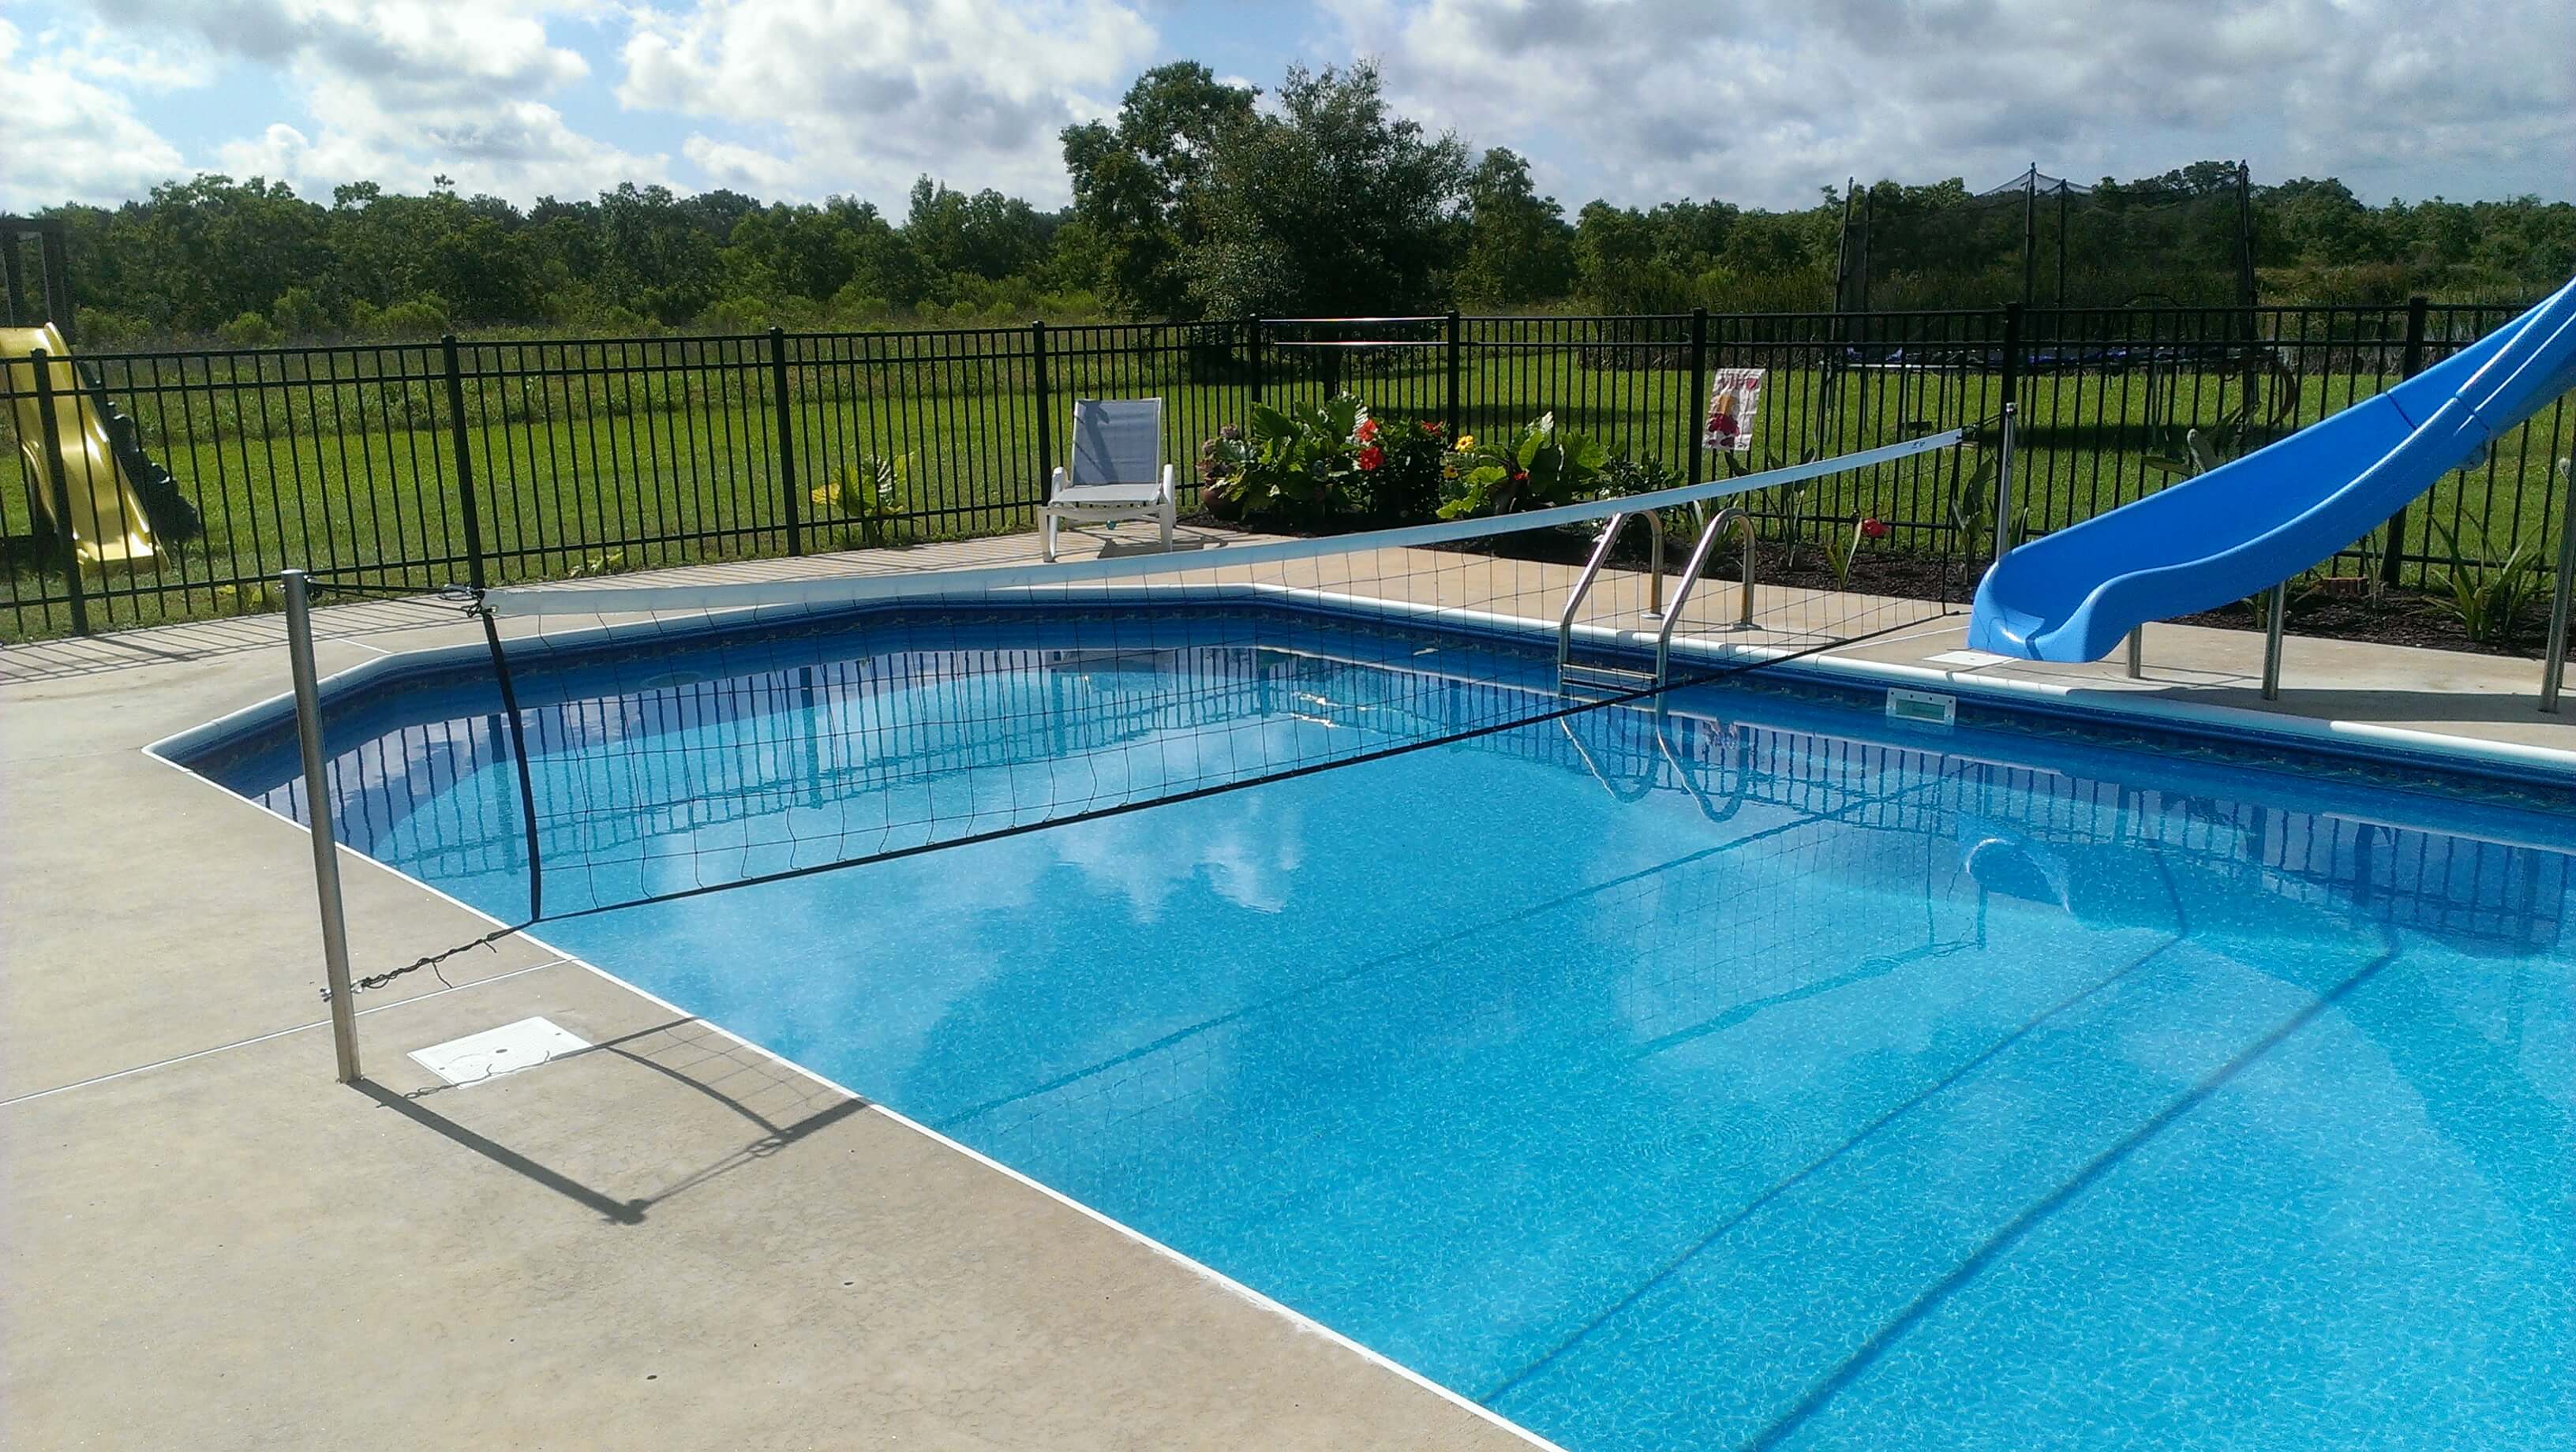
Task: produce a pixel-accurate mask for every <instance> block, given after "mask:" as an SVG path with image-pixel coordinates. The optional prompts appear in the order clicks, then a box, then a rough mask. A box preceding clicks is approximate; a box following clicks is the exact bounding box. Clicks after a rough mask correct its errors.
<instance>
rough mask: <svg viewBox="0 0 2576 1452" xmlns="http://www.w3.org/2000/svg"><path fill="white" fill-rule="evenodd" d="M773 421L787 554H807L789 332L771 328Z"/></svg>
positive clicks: (770, 372) (770, 387)
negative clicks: (789, 380)
mask: <svg viewBox="0 0 2576 1452" xmlns="http://www.w3.org/2000/svg"><path fill="white" fill-rule="evenodd" d="M769 390H770V394H771V397H772V399H773V400H774V402H773V404H772V412H771V419H772V421H773V424H774V427H775V428H776V429H777V431H778V482H779V486H780V487H781V488H783V489H784V490H786V491H787V498H786V504H787V552H788V553H789V554H791V555H801V554H803V553H805V496H804V492H803V491H802V490H800V489H798V488H797V487H796V410H795V408H794V407H793V406H791V404H790V403H789V401H788V397H787V330H786V329H785V328H782V327H780V326H779V325H778V324H776V323H772V324H770V325H769Z"/></svg>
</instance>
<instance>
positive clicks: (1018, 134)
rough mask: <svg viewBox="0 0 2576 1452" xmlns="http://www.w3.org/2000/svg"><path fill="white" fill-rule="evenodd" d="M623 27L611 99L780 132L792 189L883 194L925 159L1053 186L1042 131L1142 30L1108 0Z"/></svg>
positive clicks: (911, 3)
mask: <svg viewBox="0 0 2576 1452" xmlns="http://www.w3.org/2000/svg"><path fill="white" fill-rule="evenodd" d="M634 27H635V28H634V31H633V34H632V35H631V36H630V37H629V39H628V40H627V42H626V46H625V49H624V52H623V55H622V59H623V61H624V64H625V77H624V79H623V81H622V82H621V83H620V84H619V86H618V88H617V96H618V99H619V101H621V102H622V103H623V104H625V105H626V106H628V107H630V108H633V109H637V110H657V111H670V112H676V113H679V114H681V115H686V116H691V117H699V118H705V119H709V120H716V121H729V122H734V123H739V124H743V125H747V126H755V127H759V128H762V129H764V130H768V131H775V132H777V133H779V134H781V135H782V136H783V137H784V139H785V141H786V142H787V148H786V150H787V156H786V157H785V158H784V160H785V161H786V162H787V163H788V164H789V165H792V167H793V168H794V176H795V178H796V184H791V185H793V190H794V191H796V192H797V193H800V194H803V195H820V194H823V193H828V192H852V193H858V194H861V195H871V196H880V197H889V196H894V195H898V194H900V193H901V191H902V190H903V188H904V187H906V186H908V185H909V184H910V183H911V181H912V178H913V177H915V176H916V175H919V174H921V173H924V172H928V173H931V174H933V175H937V176H941V177H944V178H946V179H948V180H950V181H953V182H956V183H958V184H960V185H963V186H966V187H969V188H980V187H986V186H990V187H997V188H1000V189H1001V190H1003V191H1007V192H1011V193H1014V194H1016V195H1020V196H1025V197H1028V198H1030V199H1032V200H1035V201H1039V202H1042V203H1043V202H1049V201H1057V200H1061V199H1062V198H1063V197H1064V196H1065V194H1066V184H1065V178H1064V166H1063V161H1062V157H1061V153H1060V152H1059V150H1058V148H1057V142H1056V133H1057V131H1058V130H1059V129H1061V128H1062V127H1063V126H1064V125H1066V124H1067V123H1068V122H1071V121H1075V120H1078V119H1083V118H1087V117H1090V116H1094V115H1097V114H1100V113H1101V112H1102V111H1103V110H1104V109H1106V106H1107V105H1108V104H1109V102H1110V101H1111V100H1114V98H1115V96H1116V95H1117V93H1118V92H1119V91H1121V90H1123V89H1124V88H1125V86H1126V83H1127V82H1128V81H1129V80H1130V79H1132V78H1133V76H1134V74H1135V72H1136V71H1137V70H1138V69H1139V68H1140V67H1141V66H1142V64H1143V63H1144V61H1145V60H1146V58H1147V56H1148V53H1149V52H1150V50H1151V48H1152V46H1153V43H1154V31H1153V28H1152V27H1151V26H1150V25H1148V24H1147V23H1146V21H1145V20H1144V18H1143V17H1142V16H1141V15H1139V14H1138V13H1137V12H1136V11H1135V10H1133V9H1131V8H1129V7H1128V6H1126V5H1122V4H1118V3H1115V0H1056V3H1044V4H1011V3H1004V0H901V3H892V0H706V3H701V4H699V5H698V6H697V7H696V8H694V9H692V10H690V11H688V12H686V13H685V14H663V13H659V12H649V11H646V12H637V14H636V16H635V21H634ZM1104 98H1107V99H1104ZM710 144H711V145H714V144H716V143H710ZM742 150H743V149H742V148H739V147H736V148H734V150H732V151H727V152H723V153H719V154H718V155H719V160H720V162H723V163H732V164H740V163H743V162H745V161H746V160H748V158H747V157H745V156H743V155H741V154H738V153H740V152H741V151H742ZM764 155H765V154H764ZM771 159H773V160H775V159H779V158H776V157H774V156H772V157H771Z"/></svg>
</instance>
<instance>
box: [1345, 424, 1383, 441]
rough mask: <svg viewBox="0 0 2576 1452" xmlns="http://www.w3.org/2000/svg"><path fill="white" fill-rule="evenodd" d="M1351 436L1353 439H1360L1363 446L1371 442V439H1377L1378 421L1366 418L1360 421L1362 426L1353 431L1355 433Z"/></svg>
mask: <svg viewBox="0 0 2576 1452" xmlns="http://www.w3.org/2000/svg"><path fill="white" fill-rule="evenodd" d="M1351 436H1352V437H1353V438H1356V439H1358V440H1359V441H1360V442H1361V443H1363V444H1365V443H1367V442H1368V441H1369V440H1371V439H1373V438H1376V437H1377V420H1376V419H1373V418H1364V419H1361V420H1360V426H1359V427H1358V428H1357V429H1355V430H1353V431H1352V434H1351Z"/></svg>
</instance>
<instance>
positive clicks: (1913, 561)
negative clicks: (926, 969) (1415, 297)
mask: <svg viewBox="0 0 2576 1452" xmlns="http://www.w3.org/2000/svg"><path fill="white" fill-rule="evenodd" d="M1401 522H1403V523H1419V522H1420V521H1416V520H1407V521H1401ZM1183 523H1186V524H1189V525H1192V526H1194V527H1196V528H1199V529H1203V530H1208V531H1215V532H1234V531H1244V530H1246V529H1247V526H1245V525H1243V524H1239V523H1231V522H1228V521H1224V520H1220V519H1217V518H1214V517H1213V516H1210V515H1205V514H1201V515H1197V516H1194V517H1192V518H1189V519H1187V520H1184V521H1183ZM1335 524H1336V526H1337V527H1336V528H1333V529H1329V530H1317V529H1300V528H1295V527H1290V526H1283V525H1279V524H1276V523H1272V522H1269V521H1264V522H1262V523H1261V524H1260V525H1258V526H1255V527H1252V528H1257V530H1258V532H1260V533H1264V534H1287V535H1300V536H1305V537H1310V538H1311V537H1315V536H1319V535H1338V534H1346V533H1351V532H1354V531H1357V530H1362V529H1377V528H1387V527H1390V522H1387V521H1373V520H1361V519H1350V520H1346V521H1345V520H1337V521H1335ZM1450 548H1455V549H1459V550H1463V551H1467V552H1470V553H1477V554H1503V555H1507V556H1508V557H1510V558H1512V559H1526V560H1542V561H1546V562H1548V563H1552V564H1567V565H1580V564H1582V563H1583V562H1584V560H1586V559H1587V558H1589V557H1590V555H1591V552H1592V543H1591V541H1590V540H1589V539H1587V538H1585V537H1584V536H1582V535H1580V534H1577V533H1575V532H1574V531H1572V530H1564V529H1552V530H1538V531H1532V532H1530V533H1527V534H1520V535H1506V536H1501V537H1499V538H1498V539H1496V540H1491V541H1477V542H1475V543H1473V544H1469V545H1457V546H1451V547H1450ZM1688 554H1689V543H1688V542H1687V541H1681V542H1676V543H1672V544H1670V545H1668V547H1667V553H1666V556H1665V564H1666V567H1667V568H1669V569H1674V570H1678V569H1680V568H1681V567H1682V564H1683V562H1684V560H1685V559H1687V558H1688ZM1612 559H1613V561H1614V562H1615V563H1618V564H1621V565H1624V566H1627V567H1630V568H1640V569H1641V568H1643V567H1644V565H1645V562H1646V546H1645V537H1644V535H1643V533H1642V532H1638V533H1635V534H1632V536H1631V537H1630V540H1629V541H1628V542H1626V543H1625V544H1624V546H1623V547H1622V548H1621V549H1620V550H1618V551H1617V552H1616V553H1615V554H1614V555H1613V556H1612ZM1754 568H1755V571H1756V578H1757V579H1758V581H1759V582H1760V583H1762V584H1765V585H1789V586H1796V587H1799V588H1802V589H1813V590H1831V589H1835V588H1838V583H1837V581H1836V580H1835V579H1834V576H1833V572H1832V570H1830V569H1829V568H1827V567H1826V565H1825V563H1824V560H1823V557H1822V552H1821V551H1820V550H1818V549H1817V548H1816V547H1815V546H1812V545H1810V546H1807V547H1805V548H1802V549H1801V550H1799V552H1798V557H1797V559H1796V560H1795V561H1794V562H1792V561H1788V560H1784V559H1783V558H1781V552H1780V547H1779V546H1778V545H1777V544H1776V543H1774V542H1771V541H1767V540H1766V541H1765V542H1764V548H1763V551H1762V554H1761V556H1760V557H1759V558H1758V559H1757V560H1756V562H1755V566H1754ZM1984 572H1985V562H1984V561H1983V560H1956V559H1954V560H1943V559H1941V558H1940V557H1939V556H1937V555H1921V554H1909V553H1901V552H1898V551H1894V550H1873V551H1870V552H1867V553H1865V554H1863V555H1862V556H1861V558H1860V559H1858V560H1857V561H1855V562H1853V565H1852V572H1851V580H1850V582H1849V583H1848V584H1845V585H1840V586H1839V588H1844V589H1849V590H1854V591H1857V592H1860V593H1863V594H1870V595H1885V596H1889V597H1892V598H1895V599H1901V600H1931V601H1947V602H1948V603H1950V604H1952V605H1957V606H1961V607H1964V606H1965V605H1966V604H1967V602H1968V601H1970V600H1972V599H1974V598H1975V596H1976V591H1977V579H1978V577H1979V576H1980V575H1982V574H1983V573H1984ZM1709 578H1711V579H1718V580H1732V579H1734V578H1736V573H1735V564H1734V559H1733V552H1732V551H1731V550H1721V552H1720V559H1719V561H1718V562H1717V564H1716V565H1715V566H1714V567H1713V568H1711V570H1710V571H1709ZM2169 623H2171V624H2175V625H2201V626H2209V627H2212V628H2214V629H2219V630H2248V631H2260V630H2261V629H2262V628H2263V625H2262V621H2261V618H2260V617H2258V616H2257V615H2256V614H2255V612H2254V607H2253V606H2252V605H2250V604H2247V603H2244V602H2239V603H2237V604H2234V605H2225V606H2221V607H2219V608H2218V609H2216V610H2204V611H2201V612H2200V613H2198V614H2196V615H2182V616H2177V617H2175V618H2174V619H2173V620H2172V621H2171V622H2169ZM2516 625H2517V627H2518V628H2517V629H2516V631H2515V633H2514V638H2513V640H2512V642H2511V643H2510V644H2494V643H2490V642H2486V641H2476V640H2471V639H2469V637H2468V634H2467V633H2466V632H2465V631H2463V630H2462V629H2461V628H2460V623H2459V621H2458V620H2457V619H2455V618H2453V617H2452V616H2451V615H2449V614H2448V613H2446V612H2445V611H2444V610H2443V609H2442V608H2441V605H2440V603H2439V602H2438V601H2436V600H2435V598H2434V597H2433V596H2432V595H2430V594H2428V593H2426V592H2424V591H2421V590H2413V589H2401V588H2391V589H2386V590H2383V591H2382V592H2381V593H2380V594H2379V595H2378V596H2377V597H2376V598H2373V597H2372V596H2371V595H2370V594H2369V593H2368V592H2367V591H2365V590H2364V589H2363V588H2362V587H2361V582H2360V581H2358V580H2353V579H2338V580H2331V581H2327V582H2325V583H2323V584H2321V585H2318V586H2315V587H2313V588H2310V589H2308V590H2305V591H2302V592H2296V593H2293V594H2292V595H2291V597H2290V616H2289V619H2288V621H2287V622H2286V623H2285V624H2284V625H2283V626H2282V633H2283V634H2285V635H2297V636H2306V637H2310V638H2314V639H2324V640H2361V641H2369V642H2371V643H2373V644H2377V645H2414V646H2423V647H2426V648H2429V649H2433V650H2459V651H2468V652H2471V653H2473V654H2477V655H2498V656H2517V657H2520V658H2522V659H2524V660H2538V659H2539V658H2540V653H2541V649H2542V647H2543V645H2544V644H2545V642H2546V641H2547V640H2548V636H2549V601H2548V598H2547V595H2546V592H2544V593H2543V595H2542V598H2541V599H2540V601H2539V602H2538V603H2537V604H2535V605H2534V606H2533V607H2532V608H2530V609H2528V610H2525V611H2524V612H2523V613H2522V615H2521V616H2520V617H2519V618H2518V619H2517V621H2516ZM2570 647H2571V648H2570V650H2569V652H2568V654H2569V657H2570V658H2571V659H2576V640H2571V641H2570Z"/></svg>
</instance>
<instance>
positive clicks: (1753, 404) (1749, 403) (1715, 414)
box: [1700, 368, 1762, 454]
mask: <svg viewBox="0 0 2576 1452" xmlns="http://www.w3.org/2000/svg"><path fill="white" fill-rule="evenodd" d="M1761 411H1762V370H1761V369H1759V368H1720V369H1718V370H1716V371H1715V372H1714V373H1712V374H1710V376H1709V380H1708V422H1707V423H1705V424H1704V425H1702V426H1701V428H1700V434H1701V441H1702V442H1703V443H1706V444H1707V445H1708V446H1709V447H1710V448H1712V449H1731V450H1733V451H1735V452H1736V453H1739V454H1745V453H1751V452H1752V450H1753V416H1754V415H1755V414H1757V413H1759V412H1761Z"/></svg>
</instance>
